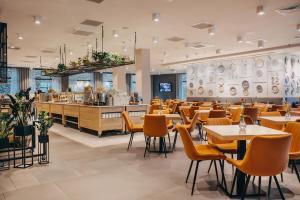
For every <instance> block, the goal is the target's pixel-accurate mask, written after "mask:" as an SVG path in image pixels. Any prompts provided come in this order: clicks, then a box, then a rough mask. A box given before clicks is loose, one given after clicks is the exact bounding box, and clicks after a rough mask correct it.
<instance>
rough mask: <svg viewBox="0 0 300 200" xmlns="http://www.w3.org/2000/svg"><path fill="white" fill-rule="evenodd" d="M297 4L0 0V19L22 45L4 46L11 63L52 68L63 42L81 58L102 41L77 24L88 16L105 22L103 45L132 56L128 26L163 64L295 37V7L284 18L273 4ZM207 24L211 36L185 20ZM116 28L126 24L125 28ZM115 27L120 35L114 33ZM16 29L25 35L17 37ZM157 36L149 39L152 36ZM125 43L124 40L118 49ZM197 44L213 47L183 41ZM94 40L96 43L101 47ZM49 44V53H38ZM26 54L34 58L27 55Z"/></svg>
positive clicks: (276, 1) (299, 15)
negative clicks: (81, 32) (37, 20)
mask: <svg viewBox="0 0 300 200" xmlns="http://www.w3.org/2000/svg"><path fill="white" fill-rule="evenodd" d="M297 3H300V2H299V1H297V0H284V1H283V0H261V1H259V0H247V1H246V0H226V1H224V0H222V1H220V0H173V1H172V2H170V1H169V0H104V2H103V3H101V4H95V3H92V2H89V1H87V0H0V9H1V10H0V21H3V22H6V23H8V34H9V38H8V42H9V45H14V46H17V47H20V48H21V49H20V50H9V52H8V60H9V64H11V65H16V66H34V67H36V66H38V65H39V56H42V64H43V65H50V66H51V67H55V66H56V65H57V62H58V61H57V60H56V59H55V58H57V57H59V50H58V49H59V45H62V44H66V45H67V47H68V51H69V49H70V51H72V52H73V55H72V56H70V59H72V60H74V59H76V58H77V57H79V56H80V57H81V56H84V55H85V54H86V52H87V44H88V43H90V44H92V45H93V48H95V38H96V37H97V38H99V40H100V26H99V27H97V28H90V27H86V26H83V25H80V23H81V22H82V21H84V20H86V19H91V20H98V21H102V22H104V29H105V39H104V48H105V50H106V51H112V52H119V53H121V54H128V55H129V56H131V57H132V55H133V50H132V49H133V39H134V32H135V31H136V32H137V47H138V48H150V50H151V66H152V68H154V69H155V70H157V71H158V70H161V69H162V67H161V66H160V64H162V62H164V63H166V62H167V63H168V62H175V61H181V60H185V59H187V58H186V55H188V59H195V58H201V57H207V56H212V55H215V54H216V49H221V52H222V53H232V52H240V51H248V50H253V49H257V40H258V39H264V40H266V42H265V47H273V46H279V45H284V44H290V43H299V42H300V39H299V38H298V39H295V36H300V32H298V31H297V30H296V24H298V23H300V12H296V13H294V14H290V15H287V16H282V15H280V14H278V13H277V12H275V9H278V8H283V7H287V6H291V5H295V4H297ZM260 4H262V5H264V7H265V11H266V14H265V15H263V16H258V15H256V6H257V5H260ZM153 12H158V13H160V15H161V21H160V22H158V23H156V22H153V21H152V13H153ZM34 15H40V16H42V24H41V25H36V24H34V23H33V16H34ZM200 22H209V23H212V24H214V25H215V26H216V34H215V35H214V36H209V35H208V34H207V30H198V29H195V28H192V27H191V26H192V25H194V24H196V23H200ZM122 27H128V29H127V30H124V29H122ZM79 28H84V29H85V30H90V31H93V32H94V34H92V35H91V36H87V37H85V36H78V35H74V34H72V32H73V31H74V30H75V29H79ZM113 30H118V31H119V34H120V36H119V37H118V38H114V37H113V36H112V32H113ZM17 33H21V34H22V35H23V37H24V39H23V40H18V39H17V36H16V35H17ZM237 35H243V36H245V35H247V39H249V40H250V41H252V42H253V44H245V43H242V44H239V43H237V42H236V37H237ZM154 36H156V37H159V43H158V44H154V43H153V42H152V38H153V37H154ZM173 36H177V37H182V38H184V39H185V40H184V41H180V42H170V41H167V40H166V39H167V38H170V37H173ZM123 41H125V43H126V44H127V46H128V51H127V53H126V52H124V51H123V46H124V44H123ZM193 42H202V43H204V44H209V45H211V47H209V48H205V49H201V50H196V49H192V48H189V47H185V43H193ZM100 44H101V43H100V41H99V42H98V49H99V46H101V45H100ZM42 50H54V51H55V53H54V54H50V53H42V52H41V51H42ZM163 52H166V54H167V55H164V53H163ZM25 56H37V58H27V57H25Z"/></svg>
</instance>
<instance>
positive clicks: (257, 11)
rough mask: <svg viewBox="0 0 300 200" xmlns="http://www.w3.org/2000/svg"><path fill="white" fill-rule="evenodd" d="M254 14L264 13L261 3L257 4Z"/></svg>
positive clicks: (260, 14)
mask: <svg viewBox="0 0 300 200" xmlns="http://www.w3.org/2000/svg"><path fill="white" fill-rule="evenodd" d="M256 14H257V15H259V16H262V15H264V14H265V11H264V7H263V6H262V5H259V6H257V7H256Z"/></svg>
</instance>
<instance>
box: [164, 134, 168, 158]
mask: <svg viewBox="0 0 300 200" xmlns="http://www.w3.org/2000/svg"><path fill="white" fill-rule="evenodd" d="M163 143H164V152H165V158H167V144H166V139H165V137H163Z"/></svg>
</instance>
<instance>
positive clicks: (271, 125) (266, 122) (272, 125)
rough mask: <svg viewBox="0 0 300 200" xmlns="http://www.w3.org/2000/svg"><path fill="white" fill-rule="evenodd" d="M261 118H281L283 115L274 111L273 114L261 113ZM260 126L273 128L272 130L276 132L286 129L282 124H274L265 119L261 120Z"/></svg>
mask: <svg viewBox="0 0 300 200" xmlns="http://www.w3.org/2000/svg"><path fill="white" fill-rule="evenodd" d="M260 116H261V117H280V116H281V114H280V112H278V111H273V112H261V113H260ZM260 124H261V125H262V126H265V127H268V128H272V129H276V130H282V129H283V127H284V124H280V123H274V122H271V121H269V120H265V119H261V120H260Z"/></svg>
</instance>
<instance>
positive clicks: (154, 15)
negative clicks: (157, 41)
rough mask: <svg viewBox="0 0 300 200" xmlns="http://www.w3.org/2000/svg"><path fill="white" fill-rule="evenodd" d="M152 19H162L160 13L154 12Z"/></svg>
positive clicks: (157, 20) (156, 20)
mask: <svg viewBox="0 0 300 200" xmlns="http://www.w3.org/2000/svg"><path fill="white" fill-rule="evenodd" d="M152 20H153V21H154V22H159V21H160V14H159V13H152Z"/></svg>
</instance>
